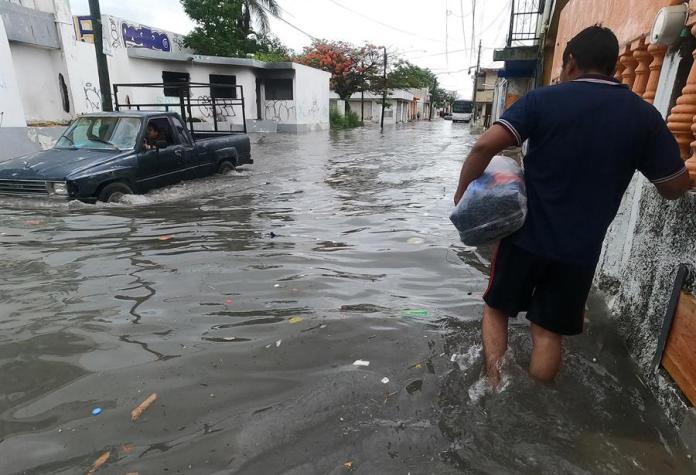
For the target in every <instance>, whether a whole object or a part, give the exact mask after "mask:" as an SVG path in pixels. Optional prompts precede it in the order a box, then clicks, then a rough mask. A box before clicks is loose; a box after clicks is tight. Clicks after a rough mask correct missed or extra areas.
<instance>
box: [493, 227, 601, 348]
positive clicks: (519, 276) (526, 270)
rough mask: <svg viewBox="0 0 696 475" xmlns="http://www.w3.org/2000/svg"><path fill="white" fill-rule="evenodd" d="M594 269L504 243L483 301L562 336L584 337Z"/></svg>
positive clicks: (496, 256)
mask: <svg viewBox="0 0 696 475" xmlns="http://www.w3.org/2000/svg"><path fill="white" fill-rule="evenodd" d="M594 273H595V269H594V268H589V267H581V266H578V265H575V264H568V263H566V262H560V261H557V260H554V259H549V258H546V257H541V256H538V255H536V254H532V253H531V252H528V251H526V250H524V249H522V248H520V247H518V246H516V245H514V244H512V243H510V242H509V240H508V239H503V240H502V241H501V243H500V246H499V247H498V251H497V252H496V254H495V257H494V258H493V263H492V264H491V277H490V282H489V284H488V290H487V291H486V293H485V294H484V296H483V300H484V301H485V302H486V303H487V304H488V305H489V306H490V307H492V308H494V309H496V310H500V311H501V312H505V313H506V314H507V315H508V316H510V317H516V316H517V314H518V313H519V312H527V319H528V320H529V321H531V322H532V323H535V324H537V325H539V326H540V327H542V328H544V329H546V330H549V331H552V332H554V333H558V334H560V335H577V334H579V333H582V324H583V320H584V316H585V304H586V302H587V297H588V295H589V293H590V289H591V287H592V280H593V278H594Z"/></svg>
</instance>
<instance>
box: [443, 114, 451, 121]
mask: <svg viewBox="0 0 696 475" xmlns="http://www.w3.org/2000/svg"><path fill="white" fill-rule="evenodd" d="M442 118H443V119H445V120H452V114H445V115H443V116H442Z"/></svg>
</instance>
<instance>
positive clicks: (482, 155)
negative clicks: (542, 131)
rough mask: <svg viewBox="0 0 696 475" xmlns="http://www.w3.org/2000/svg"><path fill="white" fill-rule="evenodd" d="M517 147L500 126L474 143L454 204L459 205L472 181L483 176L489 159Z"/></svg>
mask: <svg viewBox="0 0 696 475" xmlns="http://www.w3.org/2000/svg"><path fill="white" fill-rule="evenodd" d="M513 145H517V142H516V140H515V138H514V137H513V136H512V134H511V133H510V132H509V131H508V130H507V129H506V128H505V127H503V126H502V125H499V124H493V126H492V127H491V128H490V129H488V130H487V131H486V132H484V134H483V135H481V137H479V139H478V140H477V141H476V144H475V145H474V148H472V149H471V153H469V156H468V157H467V159H466V161H465V162H464V165H462V171H461V173H460V174H459V186H458V187H457V192H456V193H455V195H454V204H455V205H456V204H457V203H459V200H461V199H462V196H463V195H464V192H465V191H466V189H467V188H468V187H469V184H471V182H472V181H474V180H476V179H477V178H478V177H480V176H481V175H483V172H484V170H485V169H486V167H487V166H488V164H489V163H491V159H492V158H493V157H494V156H496V155H497V154H499V153H500V152H502V151H503V150H505V149H506V148H508V147H512V146H513Z"/></svg>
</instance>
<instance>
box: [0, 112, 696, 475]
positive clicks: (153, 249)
mask: <svg viewBox="0 0 696 475" xmlns="http://www.w3.org/2000/svg"><path fill="white" fill-rule="evenodd" d="M253 141H255V142H257V143H256V144H255V145H254V146H253V155H254V158H255V160H256V164H255V165H253V166H248V167H246V169H245V170H244V171H242V172H241V173H233V174H231V175H229V176H224V177H215V178H210V179H206V180H201V181H197V182H190V183H186V184H182V185H179V186H175V187H172V188H169V189H165V190H160V191H158V192H155V193H151V194H149V195H147V196H142V197H133V198H132V199H131V200H130V201H129V202H128V203H124V204H118V205H100V206H88V205H81V204H79V203H70V204H56V203H37V202H31V201H22V200H10V199H3V200H2V201H1V202H0V208H1V209H0V231H1V232H2V234H1V235H0V252H1V253H2V260H1V261H0V273H1V274H2V275H3V278H2V280H1V281H0V295H2V301H1V307H0V308H1V312H2V313H1V318H0V473H1V474H3V475H4V474H13V473H31V474H45V473H57V474H73V473H85V472H88V471H89V470H90V467H92V465H93V464H94V462H95V461H96V460H97V459H98V458H100V457H101V456H103V455H104V454H106V453H108V459H106V462H105V464H104V465H103V466H101V468H100V469H99V470H98V472H97V473H109V474H111V473H113V474H126V473H130V472H138V473H140V474H153V473H187V474H210V473H243V474H271V473H287V474H314V473H317V474H326V473H329V474H343V473H349V472H354V473H365V474H367V473H369V474H377V473H379V474H382V473H398V474H407V473H411V474H426V473H433V474H435V473H436V474H443V473H495V474H503V473H553V474H559V473H570V474H589V473H592V474H596V473H607V474H609V473H661V474H662V473H690V472H691V471H692V470H693V466H692V465H690V462H689V461H688V459H687V457H686V456H685V454H684V451H683V449H682V447H681V445H680V444H679V443H678V442H677V437H676V435H675V432H674V430H673V429H672V428H671V426H670V425H669V423H668V422H667V421H666V420H665V418H664V416H663V415H662V413H661V412H660V410H659V409H658V407H657V405H656V403H655V401H654V399H653V398H652V396H651V395H650V393H649V391H648V390H647V389H646V388H645V387H644V386H643V384H642V383H641V381H640V380H639V379H638V377H637V376H636V372H635V369H634V367H633V366H632V364H631V363H630V361H629V359H628V358H627V356H626V354H625V351H624V350H623V347H622V345H621V344H620V343H619V342H618V339H617V338H616V337H615V336H614V334H613V330H612V327H611V325H609V324H607V323H606V322H605V321H604V320H603V318H602V306H601V302H598V301H597V302H596V301H593V302H591V306H590V312H589V320H590V321H589V323H588V332H587V334H586V335H585V336H582V337H577V338H575V339H572V340H570V341H569V342H568V344H567V347H566V355H565V356H566V365H565V366H564V367H563V369H562V372H561V375H560V378H559V380H558V382H557V383H556V384H555V385H553V386H549V387H546V386H540V385H537V384H535V383H533V382H531V381H530V380H529V378H528V377H527V376H526V374H525V372H524V369H523V368H524V366H525V364H526V362H527V360H528V354H529V346H530V345H529V341H528V338H527V333H526V327H525V324H524V320H521V321H520V322H519V323H518V324H515V325H514V326H513V332H512V338H511V340H512V349H511V351H510V354H509V355H508V359H507V362H506V365H505V369H504V373H505V377H504V385H503V390H502V391H501V392H500V393H498V394H491V393H490V392H489V391H487V390H486V385H485V384H484V383H485V382H484V381H482V379H481V377H480V370H481V357H480V339H479V334H478V321H479V318H480V314H481V310H482V306H481V294H482V292H483V291H484V290H485V287H486V283H487V278H486V274H487V270H488V266H489V257H490V250H489V249H472V248H466V247H464V246H462V245H461V244H460V243H459V242H458V241H457V234H456V232H455V230H454V229H453V228H452V226H451V225H450V223H449V221H448V219H447V216H448V213H449V210H450V206H451V196H452V193H453V190H454V186H455V184H456V179H457V174H458V167H459V164H460V162H461V160H462V159H463V157H464V156H465V155H466V152H467V150H468V149H469V147H470V146H471V141H472V138H471V137H470V136H469V134H468V132H467V127H465V126H461V125H454V124H451V123H449V122H444V121H437V122H433V123H419V124H409V125H405V126H401V127H397V128H392V129H388V130H387V131H386V133H385V134H384V135H380V133H379V131H378V130H376V129H374V128H370V129H366V130H356V131H348V132H339V133H328V132H325V133H316V134H308V135H299V136H292V135H274V136H265V137H254V138H253ZM356 360H363V361H367V362H369V366H355V365H354V364H353V363H354V362H355V361H356ZM151 393H157V394H158V396H159V399H158V400H157V401H156V402H155V403H154V404H153V405H152V406H150V407H149V408H148V409H147V410H146V411H145V412H144V413H143V415H142V416H141V417H140V419H139V420H138V421H137V422H132V421H131V417H130V412H131V410H132V409H133V408H135V407H136V406H137V405H138V404H139V403H141V402H142V401H143V400H145V399H146V398H147V396H148V395H150V394H151ZM95 408H101V409H102V412H101V414H99V415H96V416H93V415H92V410H93V409H95ZM104 459H105V456H104V457H102V460H104Z"/></svg>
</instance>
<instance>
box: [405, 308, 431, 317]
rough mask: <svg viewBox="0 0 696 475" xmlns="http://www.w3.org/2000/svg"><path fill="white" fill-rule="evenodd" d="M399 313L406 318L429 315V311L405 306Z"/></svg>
mask: <svg viewBox="0 0 696 475" xmlns="http://www.w3.org/2000/svg"><path fill="white" fill-rule="evenodd" d="M401 315H402V316H404V317H407V318H426V317H428V316H430V312H428V311H427V310H425V309H423V308H407V309H406V310H404V311H403V312H401Z"/></svg>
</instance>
